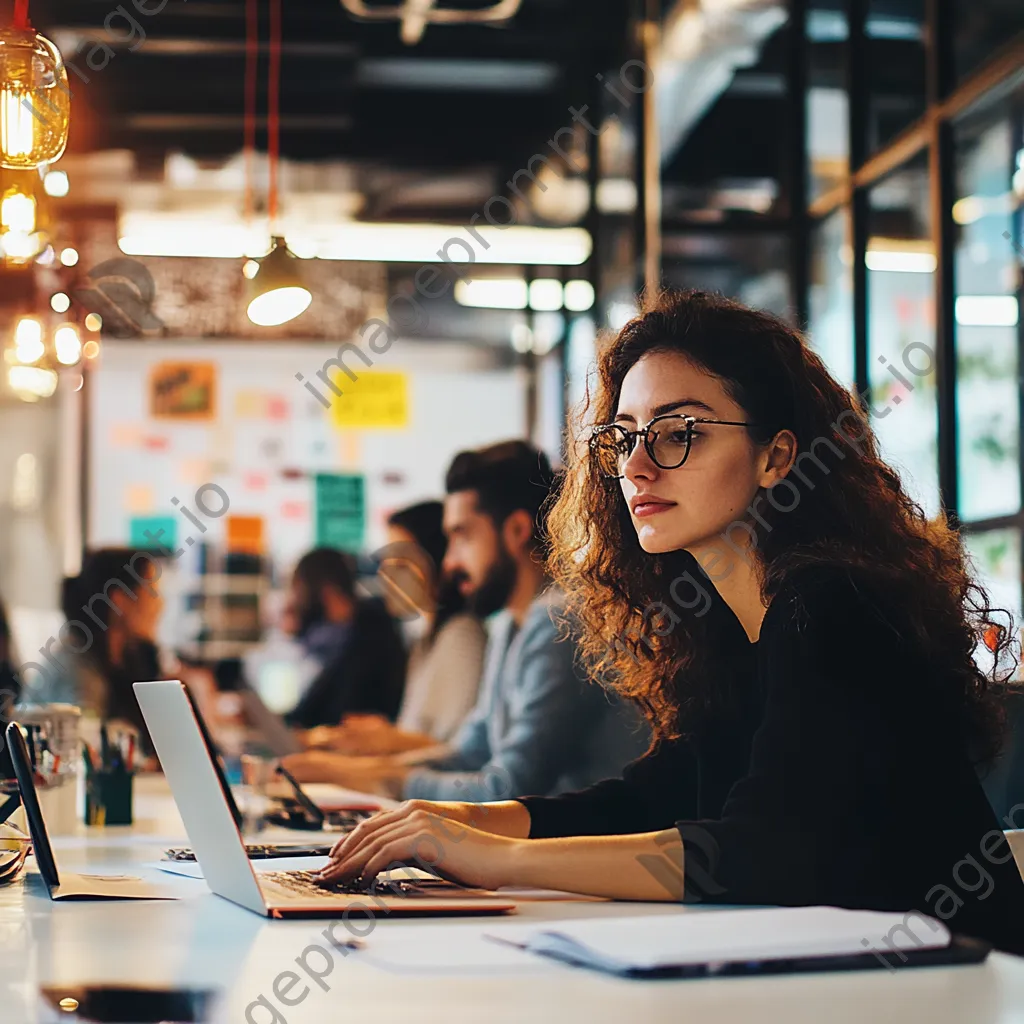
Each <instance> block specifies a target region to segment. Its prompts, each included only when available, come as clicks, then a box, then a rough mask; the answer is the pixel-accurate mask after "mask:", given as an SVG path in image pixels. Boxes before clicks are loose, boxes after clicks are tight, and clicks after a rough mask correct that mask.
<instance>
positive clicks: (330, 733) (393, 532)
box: [309, 501, 487, 754]
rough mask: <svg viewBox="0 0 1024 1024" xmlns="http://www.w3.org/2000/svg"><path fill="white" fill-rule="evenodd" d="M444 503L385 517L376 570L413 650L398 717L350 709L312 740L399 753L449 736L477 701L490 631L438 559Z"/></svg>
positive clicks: (350, 750) (357, 750)
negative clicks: (385, 540) (385, 534)
mask: <svg viewBox="0 0 1024 1024" xmlns="http://www.w3.org/2000/svg"><path fill="white" fill-rule="evenodd" d="M443 514H444V506H443V505H442V504H441V502H439V501H424V502H422V503H420V504H419V505H412V506H410V507H409V508H404V509H400V510H399V511H398V512H394V513H392V514H391V516H390V518H389V519H388V543H387V545H386V546H385V548H384V550H383V552H381V557H380V573H379V577H380V580H381V583H382V585H383V587H384V599H385V602H386V603H387V604H388V610H389V611H391V613H392V615H394V616H395V617H396V618H399V619H403V620H404V621H405V625H406V630H405V632H406V635H407V636H409V635H410V634H411V635H413V636H414V637H415V639H414V640H413V643H412V645H411V647H410V650H409V665H408V669H407V670H406V678H405V694H404V696H403V697H402V707H401V709H400V711H399V713H398V721H397V722H396V723H395V724H394V725H392V723H391V722H390V721H389V720H388V719H386V718H385V717H384V716H383V715H372V714H368V715H358V714H353V715H348V716H347V717H346V718H345V721H344V722H342V724H341V725H340V726H337V727H336V728H333V729H331V728H330V727H325V728H324V729H322V730H321V729H315V730H312V732H311V734H310V736H309V741H310V744H311V745H316V746H326V747H330V748H331V749H332V750H337V751H339V752H341V753H344V754H394V753H399V752H401V751H404V750H416V749H421V748H423V747H428V746H432V745H434V744H437V743H447V742H448V741H449V740H451V739H452V737H453V736H454V735H455V733H456V732H457V731H458V729H459V727H460V726H461V725H462V722H463V720H464V719H465V718H466V716H467V715H468V714H469V712H470V711H472V709H473V705H474V704H476V699H477V691H478V690H479V689H480V673H481V671H482V670H483V657H484V645H485V644H486V643H487V633H486V632H485V631H484V628H483V626H482V625H481V623H480V620H479V619H478V618H476V617H475V616H473V615H470V614H469V613H468V612H467V611H466V610H465V606H466V599H465V598H464V597H463V596H462V594H460V593H459V589H458V587H457V586H456V585H455V581H453V580H452V579H451V578H450V577H442V575H441V565H442V563H443V561H444V556H445V551H446V550H447V547H448V541H447V538H446V537H445V535H444V530H443V528H442V517H443Z"/></svg>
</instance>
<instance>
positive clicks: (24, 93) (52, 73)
mask: <svg viewBox="0 0 1024 1024" xmlns="http://www.w3.org/2000/svg"><path fill="white" fill-rule="evenodd" d="M17 6H18V5H16V7H17ZM70 116H71V90H70V89H69V88H68V73H67V70H66V69H65V67H64V62H63V60H62V59H61V55H60V51H59V50H58V49H57V47H56V46H54V44H53V43H51V42H50V40H49V39H46V38H45V37H44V36H41V35H39V33H38V32H36V31H35V30H34V29H33V28H32V27H31V26H30V25H29V24H28V18H27V14H25V13H23V14H22V16H21V17H19V16H18V14H17V11H16V16H15V24H14V25H13V26H10V27H8V28H5V29H3V30H2V31H0V166H3V167H9V168H12V169H28V168H35V167H38V166H39V165H40V164H41V163H52V162H53V161H54V160H57V159H58V158H59V157H60V156H61V155H62V154H63V152H64V149H65V147H66V146H67V142H68V126H69V123H70Z"/></svg>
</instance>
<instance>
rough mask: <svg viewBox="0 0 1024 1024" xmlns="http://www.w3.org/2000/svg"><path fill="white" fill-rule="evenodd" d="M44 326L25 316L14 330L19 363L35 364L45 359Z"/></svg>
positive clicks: (15, 350) (33, 318)
mask: <svg viewBox="0 0 1024 1024" xmlns="http://www.w3.org/2000/svg"><path fill="white" fill-rule="evenodd" d="M45 351H46V348H45V347H44V346H43V325H42V324H41V323H40V322H39V321H38V320H36V319H35V317H31V316H23V317H22V318H21V319H20V320H19V321H18V325H17V327H15V328H14V354H15V356H17V359H18V362H19V363H35V362H37V361H38V360H40V359H42V358H43V353H44V352H45Z"/></svg>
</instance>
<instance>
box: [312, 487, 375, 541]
mask: <svg viewBox="0 0 1024 1024" xmlns="http://www.w3.org/2000/svg"><path fill="white" fill-rule="evenodd" d="M365 536H366V484H365V479H364V478H363V477H362V476H361V475H358V474H344V473H318V474H317V476H316V543H317V546H318V547H329V548H340V549H341V550H342V551H359V550H360V549H361V548H362V546H363V541H364V539H365Z"/></svg>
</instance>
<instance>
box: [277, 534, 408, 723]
mask: <svg viewBox="0 0 1024 1024" xmlns="http://www.w3.org/2000/svg"><path fill="white" fill-rule="evenodd" d="M286 621H287V622H289V623H290V626H291V629H292V630H294V634H295V636H296V638H297V639H298V641H299V642H300V643H301V644H302V647H303V648H304V650H305V651H306V653H307V654H308V655H309V656H311V657H312V658H314V659H316V660H317V661H318V662H319V663H320V664H321V666H322V668H321V670H320V673H319V675H317V676H316V678H315V679H314V680H313V682H312V683H311V684H310V685H309V688H308V689H307V690H306V692H305V693H304V694H303V695H302V697H301V698H300V699H299V702H298V704H297V705H296V706H295V708H294V709H293V710H292V711H291V712H289V713H288V714H287V715H286V716H285V719H286V721H287V722H288V724H289V725H292V726H294V727H296V728H298V729H307V730H308V729H314V728H316V727H317V726H324V725H331V726H334V725H338V724H340V723H341V721H342V719H343V718H345V716H346V715H349V714H353V713H362V714H373V715H380V716H381V717H383V718H385V719H387V720H388V721H394V719H395V717H396V715H397V714H398V709H399V706H400V704H401V702H402V692H403V689H404V687H405V663H406V658H405V647H404V645H403V643H402V638H401V635H400V634H399V631H398V627H397V626H396V625H395V622H394V620H393V619H392V618H391V616H390V615H389V614H388V612H387V609H386V608H385V607H384V606H383V604H382V603H381V602H380V601H377V600H373V599H369V598H361V597H359V596H358V595H357V594H356V587H355V575H354V573H353V571H352V567H351V564H350V562H349V559H348V557H347V556H346V555H345V554H344V553H343V552H341V551H337V550H335V549H334V548H315V549H314V550H313V551H310V552H309V553H308V554H305V555H303V556H302V558H301V559H299V562H298V565H296V567H295V572H294V574H293V575H292V581H291V594H290V598H289V609H288V612H287V614H286Z"/></svg>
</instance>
